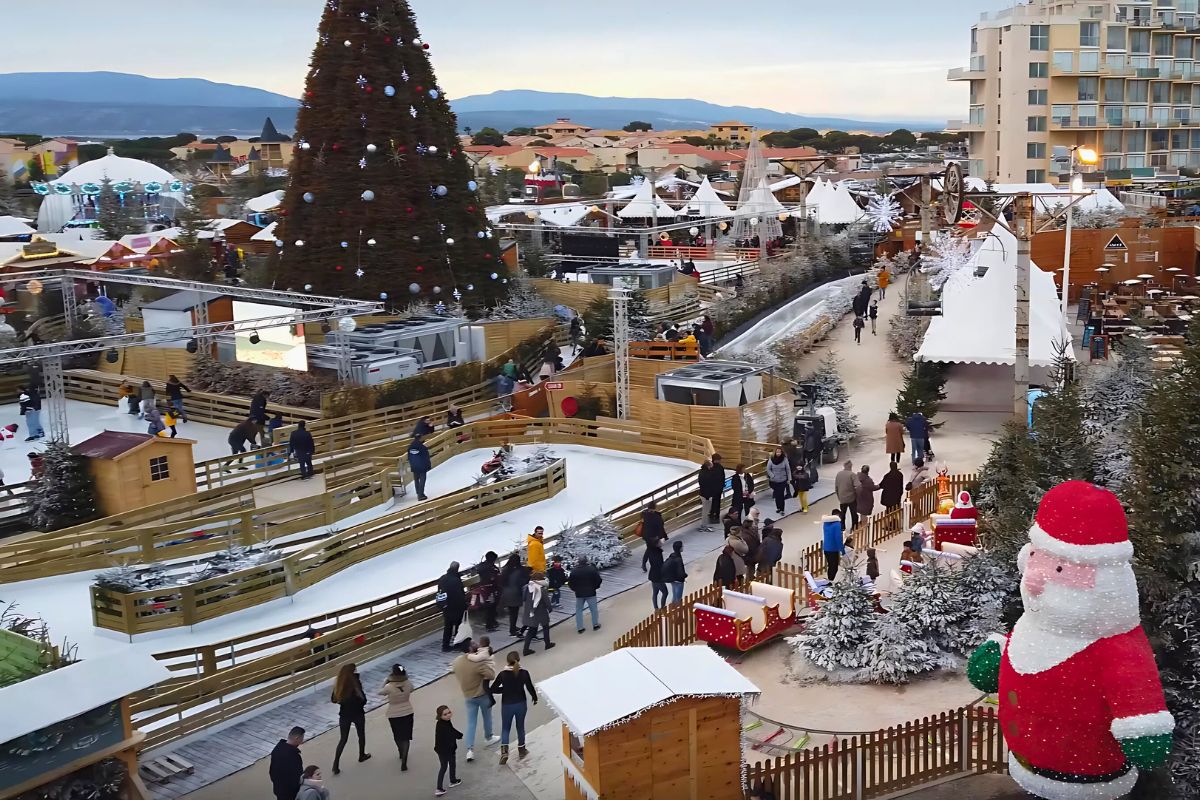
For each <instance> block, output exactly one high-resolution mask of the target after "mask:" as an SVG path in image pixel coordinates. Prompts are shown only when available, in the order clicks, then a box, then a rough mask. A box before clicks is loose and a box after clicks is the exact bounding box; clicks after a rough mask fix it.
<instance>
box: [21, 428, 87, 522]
mask: <svg viewBox="0 0 1200 800" xmlns="http://www.w3.org/2000/svg"><path fill="white" fill-rule="evenodd" d="M29 510H30V519H31V521H32V523H33V527H34V528H36V529H37V530H39V531H56V530H59V529H61V528H69V527H70V526H72V525H77V524H79V523H80V522H87V521H88V520H89V519H95V518H96V517H98V516H100V509H99V507H98V506H97V504H96V494H95V490H94V489H93V487H92V478H91V476H90V475H89V474H88V468H87V460H86V459H85V458H84V457H83V456H81V455H78V454H77V453H75V452H74V451H73V450H72V449H71V446H70V445H69V444H66V443H65V442H57V441H52V442H50V443H49V444H47V445H46V449H45V451H43V453H42V476H41V478H39V479H37V480H36V481H35V482H34V484H33V492H32V495H31V497H30V500H29Z"/></svg>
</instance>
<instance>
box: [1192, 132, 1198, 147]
mask: <svg viewBox="0 0 1200 800" xmlns="http://www.w3.org/2000/svg"><path fill="white" fill-rule="evenodd" d="M1192 149H1193V150H1200V131H1192Z"/></svg>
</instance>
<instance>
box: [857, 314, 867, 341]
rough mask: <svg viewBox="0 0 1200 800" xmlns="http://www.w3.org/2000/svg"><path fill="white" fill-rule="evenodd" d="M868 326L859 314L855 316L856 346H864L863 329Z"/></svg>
mask: <svg viewBox="0 0 1200 800" xmlns="http://www.w3.org/2000/svg"><path fill="white" fill-rule="evenodd" d="M866 324H867V323H866V322H864V321H863V318H862V317H861V316H859V315H857V314H856V315H855V317H854V343H855V344H862V332H863V328H864V327H866Z"/></svg>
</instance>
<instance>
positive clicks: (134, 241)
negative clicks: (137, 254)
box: [121, 228, 182, 252]
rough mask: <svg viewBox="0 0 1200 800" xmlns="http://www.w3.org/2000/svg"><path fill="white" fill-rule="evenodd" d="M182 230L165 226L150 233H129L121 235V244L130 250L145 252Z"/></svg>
mask: <svg viewBox="0 0 1200 800" xmlns="http://www.w3.org/2000/svg"><path fill="white" fill-rule="evenodd" d="M181 233H182V231H181V230H180V229H179V228H166V229H164V230H161V231H153V232H152V233H131V234H129V235H127V236H122V237H121V244H123V245H125V246H126V247H128V248H129V249H130V250H138V251H141V252H145V251H146V250H149V249H150V248H151V247H153V246H154V245H156V244H158V243H159V242H160V241H161V240H163V239H175V238H177V237H178V236H179V235H180V234H181Z"/></svg>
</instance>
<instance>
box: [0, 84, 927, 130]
mask: <svg viewBox="0 0 1200 800" xmlns="http://www.w3.org/2000/svg"><path fill="white" fill-rule="evenodd" d="M451 105H452V106H453V108H454V111H455V113H456V114H457V115H458V121H459V125H460V126H461V127H462V128H468V127H469V128H471V129H472V130H480V129H482V128H485V127H493V128H497V129H499V130H501V131H508V130H511V129H513V128H516V127H528V126H533V125H540V124H543V123H546V122H550V121H552V120H553V119H554V118H557V117H567V118H570V119H571V120H572V121H574V122H578V123H580V124H583V125H589V126H591V127H594V128H614V129H615V128H621V127H622V126H624V125H625V124H626V123H628V122H630V121H632V120H641V121H644V122H649V123H650V124H652V125H653V126H654V128H655V129H656V130H669V129H681V128H706V127H708V126H709V125H711V124H713V123H716V122H723V121H726V120H738V121H741V122H744V123H746V124H748V125H754V126H757V127H760V128H768V129H772V130H787V129H791V128H802V127H806V128H818V129H822V130H824V129H829V128H837V129H840V130H852V131H873V132H887V131H891V130H894V129H896V128H901V127H904V128H910V129H913V130H922V129H925V130H940V129H941V127H942V125H941V123H940V122H935V121H931V120H925V121H920V120H895V121H877V120H873V121H867V120H855V119H843V118H839V117H824V116H805V115H802V114H790V113H785V112H781V111H773V110H771V109H767V108H749V107H745V106H722V105H717V104H714V103H708V102H705V101H703V100H691V99H669V98H649V97H594V96H591V95H586V94H569V93H560V92H538V91H531V90H527V89H512V90H505V91H497V92H491V93H490V94H483V95H471V96H468V97H462V98H459V99H457V100H454V101H452V103H451ZM296 106H297V100H295V99H294V98H291V97H286V96H284V95H281V94H276V93H274V92H268V91H266V90H264V89H256V88H253V87H249V86H235V85H232V84H227V83H215V82H213V81H208V80H202V79H199V78H147V77H144V76H142V75H131V74H128V73H121V72H14V73H6V74H0V131H6V132H9V133H41V134H44V135H59V136H94V137H114V138H115V137H130V136H161V135H171V134H174V133H178V132H180V131H189V132H192V133H197V134H203V135H217V134H235V135H256V134H257V133H258V132H259V131H260V130H261V129H262V122H263V119H264V118H265V117H267V116H270V117H271V118H272V120H273V121H274V122H275V124H276V126H277V127H278V128H279V130H281V131H285V132H290V131H291V130H292V129H293V128H294V126H295V122H296Z"/></svg>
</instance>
